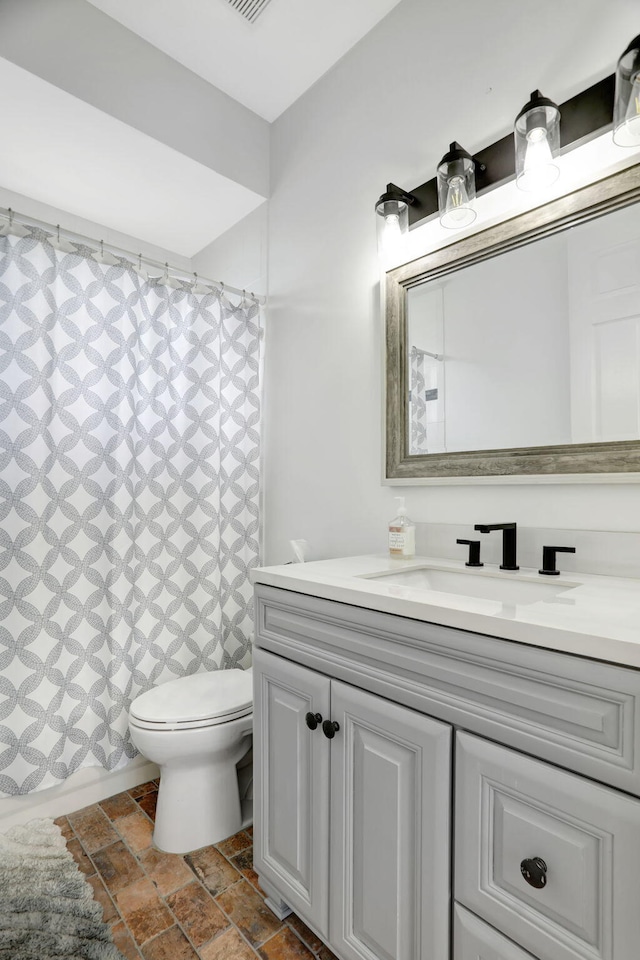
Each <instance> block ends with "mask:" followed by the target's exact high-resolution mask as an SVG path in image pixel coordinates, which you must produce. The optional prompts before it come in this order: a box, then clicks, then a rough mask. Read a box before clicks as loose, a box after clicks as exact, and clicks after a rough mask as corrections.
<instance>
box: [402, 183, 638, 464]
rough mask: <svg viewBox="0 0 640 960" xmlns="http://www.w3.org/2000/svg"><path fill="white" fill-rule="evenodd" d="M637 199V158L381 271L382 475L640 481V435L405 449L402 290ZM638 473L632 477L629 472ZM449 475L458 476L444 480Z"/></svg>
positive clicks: (405, 364)
mask: <svg viewBox="0 0 640 960" xmlns="http://www.w3.org/2000/svg"><path fill="white" fill-rule="evenodd" d="M639 199H640V164H636V165H635V166H633V167H629V168H627V169H626V170H623V171H622V172H621V173H616V174H613V175H612V176H609V177H607V178H606V179H604V180H599V181H598V182H597V183H593V184H590V185H589V186H587V187H583V188H582V189H580V190H576V191H575V192H574V193H572V194H570V195H568V196H566V197H561V198H560V199H558V200H553V201H551V202H550V203H547V204H545V205H544V206H542V207H537V208H536V209H535V210H530V211H528V212H526V213H522V214H520V215H519V216H516V217H513V218H512V219H510V220H506V221H504V222H503V223H499V224H497V225H496V226H493V227H489V228H488V229H486V230H483V231H481V232H480V233H476V234H474V235H473V236H471V237H466V238H465V239H464V240H460V241H458V242H457V243H453V244H451V245H450V246H447V247H443V248H441V249H440V250H436V251H434V252H433V253H429V254H427V255H426V256H424V257H421V258H419V259H418V260H414V261H412V262H411V263H407V264H403V265H402V266H400V267H396V268H395V269H393V270H390V271H389V272H388V273H387V274H386V283H385V324H386V479H387V481H391V482H393V481H406V482H413V483H419V482H423V483H437V482H440V483H447V482H454V483H455V482H458V483H461V482H462V483H463V482H479V481H480V482H481V481H482V479H483V478H484V479H486V480H487V481H491V480H492V481H493V482H500V481H507V480H509V481H512V482H517V481H518V480H520V481H524V480H526V479H528V480H529V481H531V480H532V479H533V478H537V479H538V480H539V481H542V482H544V481H545V480H546V482H562V481H567V480H570V479H575V480H577V481H583V480H591V481H592V482H595V481H598V480H599V481H604V480H605V477H604V476H603V474H608V475H609V476H608V477H607V478H606V479H612V480H619V481H622V480H626V481H633V480H636V481H640V440H621V441H611V442H599V443H572V444H560V445H554V446H548V447H511V448H506V449H501V450H470V451H459V452H454V453H432V454H410V453H409V450H408V442H409V431H408V399H407V398H408V382H407V381H408V362H407V291H408V290H409V289H410V288H411V287H415V286H417V285H418V284H420V283H424V282H425V281H427V280H432V279H435V278H436V277H441V276H444V275H445V274H447V273H452V272H453V271H455V270H459V269H460V268H461V267H465V266H469V265H471V264H473V263H479V262H480V261H482V260H487V259H489V258H490V257H495V256H497V255H498V254H501V253H505V252H506V251H508V250H513V249H515V248H516V247H520V246H524V245H525V244H528V243H531V242H532V241H534V240H539V239H541V238H542V237H546V236H549V235H551V234H554V233H558V232H559V231H561V230H564V229H566V228H567V227H570V226H575V225H576V224H579V223H583V222H585V221H587V220H592V219H594V218H596V217H600V216H602V215H603V214H605V213H609V212H610V211H612V210H617V209H619V208H621V207H625V206H628V205H629V204H630V203H633V202H634V201H637V200H639ZM634 475H635V476H634ZM447 478H458V479H457V480H456V479H453V480H449V481H448V480H447Z"/></svg>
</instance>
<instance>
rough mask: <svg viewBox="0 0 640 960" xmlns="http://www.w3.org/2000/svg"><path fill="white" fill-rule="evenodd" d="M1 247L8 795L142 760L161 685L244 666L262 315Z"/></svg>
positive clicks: (0, 566)
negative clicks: (139, 708) (146, 712)
mask: <svg viewBox="0 0 640 960" xmlns="http://www.w3.org/2000/svg"><path fill="white" fill-rule="evenodd" d="M76 249H77V253H61V252H58V251H56V250H55V249H54V248H53V247H52V246H51V244H50V243H49V242H48V235H47V234H45V233H43V232H42V231H40V230H37V229H33V230H31V231H30V232H29V234H28V236H26V237H24V238H16V237H12V236H9V237H2V238H0V794H2V795H12V794H18V793H28V792H29V791H32V790H39V789H43V788H45V787H49V786H53V785H55V784H57V783H60V781H62V780H64V779H65V778H66V777H68V776H69V775H70V774H72V773H73V772H75V771H76V770H78V769H79V768H80V767H83V766H97V765H102V766H103V767H104V768H106V769H108V770H113V769H116V768H118V767H121V766H123V765H124V764H126V763H127V762H128V760H129V759H131V758H132V757H133V756H135V749H134V747H133V746H132V744H131V741H130V738H129V734H128V726H127V710H128V707H129V704H130V703H131V700H132V699H133V698H134V697H136V696H137V695H138V694H139V693H141V692H143V691H145V690H147V689H149V688H150V687H151V686H153V685H156V684H160V683H164V682H166V681H168V680H171V679H173V678H175V677H179V676H182V675H184V674H190V673H196V672H199V671H203V670H215V669H218V668H220V667H232V666H237V665H240V666H247V665H248V663H249V660H250V637H251V633H252V608H251V587H250V584H249V580H248V572H249V569H250V568H251V567H253V566H255V565H256V563H257V560H258V551H259V522H258V493H259V473H258V469H259V441H260V432H259V431H260V395H259V383H258V376H259V351H260V322H259V315H258V307H257V306H256V305H255V304H254V303H251V304H250V303H249V302H242V303H237V304H233V303H231V302H230V300H229V299H227V298H226V297H225V296H223V295H221V294H220V293H219V292H217V291H216V292H212V293H210V294H205V295H194V294H192V293H191V292H190V290H189V287H188V285H187V284H184V285H182V286H181V288H180V289H172V288H169V287H167V286H164V285H163V284H162V283H161V282H153V281H151V282H148V281H144V280H143V279H141V278H140V277H139V276H138V274H137V273H136V272H135V271H133V270H132V269H131V265H130V264H129V263H128V262H127V261H126V260H119V261H118V263H117V265H115V266H109V265H105V264H102V263H99V262H97V260H95V259H93V257H92V256H91V251H90V249H89V248H87V247H83V246H81V245H76Z"/></svg>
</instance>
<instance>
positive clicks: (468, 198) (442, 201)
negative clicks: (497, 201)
mask: <svg viewBox="0 0 640 960" xmlns="http://www.w3.org/2000/svg"><path fill="white" fill-rule="evenodd" d="M475 171H476V165H475V163H474V160H473V157H472V156H471V154H470V153H467V151H466V150H464V149H463V148H462V147H461V146H460V144H459V143H457V142H456V141H455V140H454V142H453V143H450V144H449V149H448V151H447V153H445V155H444V157H443V158H442V160H441V161H440V163H439V164H438V171H437V172H438V209H439V211H440V223H441V224H442V226H443V227H446V228H447V229H448V230H460V229H461V228H462V227H468V226H469V224H470V223H473V221H474V220H475V219H476V216H477V214H476V211H475V210H474V201H475V198H476V176H475Z"/></svg>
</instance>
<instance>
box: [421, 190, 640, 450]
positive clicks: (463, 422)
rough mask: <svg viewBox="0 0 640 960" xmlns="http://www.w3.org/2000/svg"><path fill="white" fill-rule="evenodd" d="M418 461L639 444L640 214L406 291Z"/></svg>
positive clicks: (597, 223) (581, 228)
mask: <svg viewBox="0 0 640 960" xmlns="http://www.w3.org/2000/svg"><path fill="white" fill-rule="evenodd" d="M406 316H407V340H406V356H407V366H408V369H407V384H408V386H409V391H408V398H407V399H408V405H407V412H408V417H407V421H406V424H407V431H408V437H407V442H408V451H409V453H410V454H411V455H415V454H434V453H448V452H454V451H474V450H497V449H504V448H513V447H539V446H548V445H557V444H574V443H593V442H600V441H618V440H637V439H639V438H640V205H639V204H634V205H631V206H628V207H624V208H622V209H619V210H615V211H613V212H610V213H607V214H606V215H605V216H602V217H599V218H597V219H594V220H589V221H587V222H585V223H582V224H579V225H577V226H574V227H572V228H570V229H567V230H565V231H563V232H560V233H555V234H552V235H550V236H547V237H545V238H543V239H540V240H537V241H536V242H532V243H528V244H525V245H523V246H518V247H516V248H515V249H512V250H510V251H508V252H506V253H503V254H501V255H500V256H496V257H492V258H490V259H485V260H482V261H481V262H479V263H475V264H473V265H471V266H467V267H465V268H463V269H460V270H458V271H456V272H453V273H448V274H446V275H445V276H442V277H440V278H437V279H433V280H429V281H426V282H423V283H420V284H418V285H417V286H414V287H411V288H410V289H408V290H407V314H406Z"/></svg>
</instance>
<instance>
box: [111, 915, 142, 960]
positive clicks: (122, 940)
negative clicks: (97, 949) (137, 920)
mask: <svg viewBox="0 0 640 960" xmlns="http://www.w3.org/2000/svg"><path fill="white" fill-rule="evenodd" d="M111 934H112V936H113V942H114V943H115V945H116V947H117V948H118V950H119V951H120V953H121V954H122V956H123V957H124V958H125V960H140V954H139V953H138V948H137V947H136V945H135V943H134V942H133V939H132V937H131V934H130V933H129V931H128V930H127V928H126V927H125V925H124V923H123V922H122V920H121V921H120V923H116V924H115V925H114V926H113V927H112V928H111Z"/></svg>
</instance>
